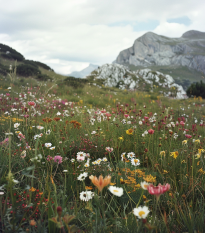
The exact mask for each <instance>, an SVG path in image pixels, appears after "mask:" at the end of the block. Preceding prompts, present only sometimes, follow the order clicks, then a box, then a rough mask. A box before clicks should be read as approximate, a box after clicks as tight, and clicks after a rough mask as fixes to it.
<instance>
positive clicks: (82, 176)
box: [77, 172, 88, 181]
mask: <svg viewBox="0 0 205 233" xmlns="http://www.w3.org/2000/svg"><path fill="white" fill-rule="evenodd" d="M87 176H88V173H87V172H83V173H82V174H80V175H79V176H78V178H77V179H78V180H80V181H83V180H85V178H86V177H87Z"/></svg>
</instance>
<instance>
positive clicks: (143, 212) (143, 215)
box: [133, 206, 150, 219]
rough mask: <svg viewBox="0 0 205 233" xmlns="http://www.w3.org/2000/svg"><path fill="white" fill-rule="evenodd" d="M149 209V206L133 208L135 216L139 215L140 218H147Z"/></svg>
mask: <svg viewBox="0 0 205 233" xmlns="http://www.w3.org/2000/svg"><path fill="white" fill-rule="evenodd" d="M149 212H150V211H149V209H148V207H147V206H143V207H141V206H139V207H138V208H134V210H133V214H134V215H135V216H137V217H138V218H143V219H145V218H146V217H147V215H148V214H149Z"/></svg>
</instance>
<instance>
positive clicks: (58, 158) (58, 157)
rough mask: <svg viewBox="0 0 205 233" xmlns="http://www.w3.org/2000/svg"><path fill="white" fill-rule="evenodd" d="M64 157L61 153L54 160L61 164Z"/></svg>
mask: <svg viewBox="0 0 205 233" xmlns="http://www.w3.org/2000/svg"><path fill="white" fill-rule="evenodd" d="M62 159H63V158H62V157H61V156H60V155H56V156H55V157H54V159H53V160H54V162H55V163H58V164H60V163H62Z"/></svg>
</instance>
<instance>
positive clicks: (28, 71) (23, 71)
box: [16, 64, 41, 77]
mask: <svg viewBox="0 0 205 233" xmlns="http://www.w3.org/2000/svg"><path fill="white" fill-rule="evenodd" d="M16 72H17V74H18V75H21V76H25V77H28V76H32V75H39V74H41V71H40V70H39V69H38V68H36V67H34V66H33V65H30V64H26V65H25V64H22V65H19V66H17V71H16Z"/></svg>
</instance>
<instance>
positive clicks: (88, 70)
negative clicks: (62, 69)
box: [69, 64, 98, 78]
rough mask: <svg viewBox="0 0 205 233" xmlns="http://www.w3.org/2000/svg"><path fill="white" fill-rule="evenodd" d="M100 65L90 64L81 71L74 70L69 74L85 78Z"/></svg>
mask: <svg viewBox="0 0 205 233" xmlns="http://www.w3.org/2000/svg"><path fill="white" fill-rule="evenodd" d="M97 68H98V65H93V64H89V66H88V67H86V68H85V69H83V70H81V71H73V72H72V73H70V74H69V76H73V77H76V78H85V77H86V76H87V75H89V74H90V73H91V72H92V71H93V70H95V69H97Z"/></svg>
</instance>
